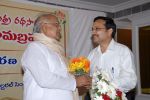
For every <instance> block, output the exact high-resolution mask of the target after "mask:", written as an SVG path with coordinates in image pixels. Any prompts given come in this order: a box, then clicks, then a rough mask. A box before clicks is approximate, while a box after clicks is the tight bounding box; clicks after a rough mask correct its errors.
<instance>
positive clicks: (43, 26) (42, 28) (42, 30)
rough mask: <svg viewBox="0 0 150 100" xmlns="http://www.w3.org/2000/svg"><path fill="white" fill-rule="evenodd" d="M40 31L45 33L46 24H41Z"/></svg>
mask: <svg viewBox="0 0 150 100" xmlns="http://www.w3.org/2000/svg"><path fill="white" fill-rule="evenodd" d="M41 32H42V33H46V26H45V24H41Z"/></svg>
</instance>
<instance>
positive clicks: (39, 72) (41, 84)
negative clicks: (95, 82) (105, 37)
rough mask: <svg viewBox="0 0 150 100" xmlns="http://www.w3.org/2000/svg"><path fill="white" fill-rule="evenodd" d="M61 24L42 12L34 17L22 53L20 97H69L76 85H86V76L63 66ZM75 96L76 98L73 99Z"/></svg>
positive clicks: (27, 99) (38, 99) (35, 99)
mask: <svg viewBox="0 0 150 100" xmlns="http://www.w3.org/2000/svg"><path fill="white" fill-rule="evenodd" d="M60 31H61V28H60V25H59V22H58V19H57V17H56V16H54V15H52V14H43V15H41V16H39V17H38V18H37V19H36V20H35V24H34V29H33V37H34V41H33V42H32V43H30V44H29V45H28V47H27V49H26V50H25V52H24V54H23V57H22V60H21V62H22V66H23V70H24V77H23V82H24V96H23V100H73V91H74V90H75V89H76V87H81V86H89V85H90V80H89V78H88V77H85V76H81V77H75V78H74V76H72V75H71V74H69V72H68V70H67V60H66V58H65V54H64V48H63V47H62V46H61V44H60V42H59V40H60V38H61V34H60ZM75 100H77V98H76V99H75Z"/></svg>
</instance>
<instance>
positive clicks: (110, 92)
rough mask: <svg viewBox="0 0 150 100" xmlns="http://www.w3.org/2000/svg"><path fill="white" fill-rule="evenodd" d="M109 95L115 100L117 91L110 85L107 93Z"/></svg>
mask: <svg viewBox="0 0 150 100" xmlns="http://www.w3.org/2000/svg"><path fill="white" fill-rule="evenodd" d="M107 95H108V96H110V97H111V98H112V99H115V97H116V90H115V88H114V87H113V86H111V85H109V90H108V91H107Z"/></svg>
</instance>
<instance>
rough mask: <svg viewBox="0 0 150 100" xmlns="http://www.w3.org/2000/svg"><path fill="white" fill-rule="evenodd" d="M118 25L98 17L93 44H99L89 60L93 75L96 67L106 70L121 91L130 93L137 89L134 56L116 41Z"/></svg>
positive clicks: (93, 31) (93, 32)
mask: <svg viewBox="0 0 150 100" xmlns="http://www.w3.org/2000/svg"><path fill="white" fill-rule="evenodd" d="M115 33H116V24H115V23H114V21H113V19H111V18H108V17H102V16H98V17H96V18H95V19H94V22H93V26H92V42H93V43H95V44H98V46H97V47H96V48H94V49H93V50H92V51H91V52H90V54H89V56H88V58H89V60H90V61H91V69H90V71H91V73H90V74H91V75H92V74H93V72H94V70H95V67H98V69H102V70H105V71H106V72H107V73H108V74H109V76H110V77H111V81H112V82H114V83H115V84H116V85H117V86H118V88H119V89H121V90H122V91H124V92H128V91H130V90H131V89H133V88H135V86H136V82H137V77H136V72H135V65H134V61H133V54H132V52H131V51H130V50H129V48H128V47H127V46H125V45H123V44H120V43H117V42H115V41H114V36H115Z"/></svg>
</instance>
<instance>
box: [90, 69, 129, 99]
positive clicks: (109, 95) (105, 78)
mask: <svg viewBox="0 0 150 100" xmlns="http://www.w3.org/2000/svg"><path fill="white" fill-rule="evenodd" d="M91 97H92V100H127V98H126V97H125V94H124V93H123V92H122V91H120V90H119V89H117V86H116V85H115V84H114V83H111V82H110V78H109V75H108V74H107V73H106V72H105V71H102V70H96V71H95V72H94V74H93V79H92V94H91Z"/></svg>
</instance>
